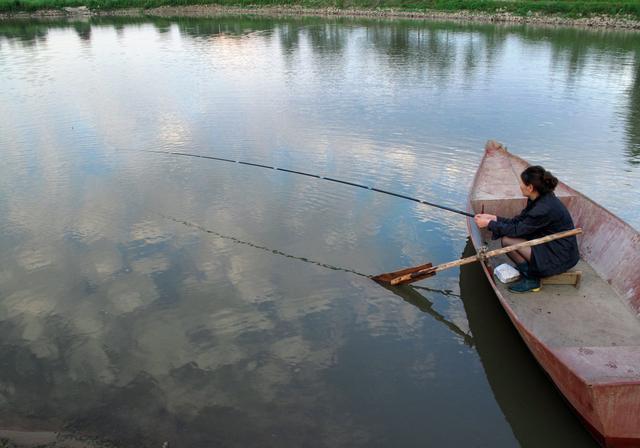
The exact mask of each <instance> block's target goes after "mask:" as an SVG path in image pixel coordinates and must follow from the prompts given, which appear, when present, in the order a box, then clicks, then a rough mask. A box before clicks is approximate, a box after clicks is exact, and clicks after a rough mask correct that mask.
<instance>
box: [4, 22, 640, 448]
mask: <svg viewBox="0 0 640 448" xmlns="http://www.w3.org/2000/svg"><path fill="white" fill-rule="evenodd" d="M0 98H1V99H2V101H0V116H1V117H2V120H1V121H0V150H1V151H2V163H1V164H0V212H1V213H0V403H1V404H2V406H0V421H1V422H2V425H1V426H2V428H1V430H0V437H9V436H11V437H14V439H15V437H17V436H15V433H11V432H8V431H15V430H20V431H29V432H30V434H31V437H35V435H33V434H35V433H34V431H38V433H37V435H38V436H39V437H44V439H46V440H48V441H49V442H51V441H53V440H55V437H56V436H55V434H53V433H54V432H60V433H61V434H62V435H59V436H57V437H58V443H67V442H61V441H60V440H61V439H64V440H65V441H67V440H74V441H76V442H77V441H78V440H84V442H82V443H85V444H88V445H89V446H132V447H133V446H135V447H140V446H150V447H151V446H161V445H162V444H163V443H164V442H165V441H167V442H170V444H171V446H189V447H199V446H201V447H210V446H242V447H246V446H261V447H265V446H278V447H282V446H332V447H334V446H406V447H409V446H491V447H495V446H507V447H510V446H585V447H589V446H593V445H594V442H592V440H591V439H590V437H589V435H588V433H587V432H586V430H585V429H583V427H582V426H581V425H580V423H579V421H578V420H577V418H576V417H575V416H574V415H573V414H572V412H571V411H570V409H569V408H568V406H567V405H566V404H565V403H564V402H563V400H562V398H561V397H560V395H559V394H558V393H557V392H556V391H555V389H554V388H553V386H552V384H551V383H550V382H549V380H547V378H546V377H545V375H544V373H543V372H542V371H541V370H540V369H539V368H538V367H537V365H536V364H535V361H534V360H533V359H532V357H531V356H530V355H529V353H528V351H527V350H526V348H525V347H524V345H523V344H522V342H521V341H520V340H519V338H518V336H517V334H516V333H515V331H514V330H513V328H512V327H511V326H510V324H509V322H508V320H507V319H506V317H505V315H504V313H503V312H502V311H501V310H500V309H499V307H498V305H497V303H496V300H495V297H494V296H493V293H492V291H491V290H490V288H489V287H488V285H487V283H486V281H485V280H484V279H483V277H482V274H481V273H480V271H479V270H478V268H477V267H473V266H468V267H465V268H463V269H462V270H450V271H447V272H443V273H440V274H438V276H437V277H434V278H432V279H429V280H427V281H424V282H422V283H421V284H420V285H421V286H422V287H423V289H415V290H413V289H410V288H404V289H401V290H399V291H389V290H386V289H384V288H382V287H380V286H378V285H376V284H374V283H373V282H372V281H370V280H368V279H367V278H366V277H365V275H369V274H375V273H380V272H385V271H389V270H393V269H396V268H399V267H402V266H409V265H414V264H418V263H422V262H425V261H433V262H436V263H437V262H444V261H449V260H451V259H455V258H458V257H460V256H461V255H462V254H463V252H465V251H466V252H467V253H468V251H469V250H470V248H469V247H468V246H467V235H466V227H465V222H464V219H462V218H461V217H460V216H458V215H454V214H451V213H447V212H444V211H441V210H437V209H433V208H428V207H425V206H421V205H418V204H414V203H411V202H408V201H403V200H401V199H395V198H392V197H388V196H384V195H380V194H375V193H372V192H369V191H366V190H361V189H355V188H349V187H347V186H344V185H337V184H331V183H328V182H324V181H320V180H317V179H312V178H306V177H302V176H296V175H293V174H287V173H283V172H274V171H271V170H264V169H259V168H253V167H247V166H239V165H235V164H228V163H223V162H215V161H211V160H206V159H197V158H187V157H178V156H172V155H168V154H158V153H150V152H148V151H167V152H170V151H173V152H189V153H195V154H202V155H212V156H216V157H226V158H231V159H234V160H235V159H241V160H246V161H249V162H255V163H264V164H267V165H270V166H273V165H275V166H278V167H283V168H288V169H294V170H296V169H297V170H301V171H308V172H313V173H317V174H321V175H327V176H332V177H337V178H342V179H346V180H350V181H353V182H358V183H363V184H365V185H373V186H376V187H379V188H383V189H388V190H392V191H396V192H400V193H404V194H408V195H412V196H417V197H420V198H424V199H427V200H432V201H435V202H440V203H443V204H445V205H448V206H451V207H456V208H464V207H465V202H466V197H467V194H468V190H469V186H470V184H471V181H472V177H473V174H474V172H475V169H476V167H477V164H478V162H479V160H480V157H481V155H482V147H483V145H484V142H485V141H486V140H487V139H489V138H496V139H498V140H501V141H503V142H505V143H506V144H507V146H509V148H510V149H511V150H512V151H514V152H516V153H517V154H519V155H521V156H523V157H525V158H527V159H528V160H530V161H532V162H536V163H540V164H543V165H544V166H545V167H547V168H548V169H550V170H552V171H553V172H554V173H555V174H556V175H558V177H560V179H561V180H563V181H565V182H567V183H568V184H569V185H571V186H573V187H575V188H576V189H578V190H580V191H582V192H584V193H585V194H587V195H588V196H589V197H591V198H592V199H594V200H596V201H597V202H599V203H600V204H602V205H603V206H605V207H607V208H608V209H610V210H612V211H613V212H614V213H616V214H617V215H619V216H620V217H622V218H623V219H625V220H626V221H627V222H629V223H630V224H631V225H633V226H634V227H636V228H639V227H640V197H639V195H638V194H637V193H638V188H637V185H638V181H640V35H638V34H633V33H623V32H612V31H583V30H571V29H551V28H529V27H519V26H518V27H512V26H508V27H505V26H493V25H460V24H447V23H431V22H385V21H350V20H330V21H327V20H320V19H290V20H285V19H278V20H275V19H274V20H272V19H264V18H237V17H236V18H218V19H211V20H206V19H175V20H168V19H166V20H165V19H161V20H160V19H158V20H151V19H92V20H90V21H86V22H36V21H20V22H11V21H5V22H2V23H0ZM424 288H426V289H424ZM21 434H22V433H21ZM22 435H23V436H24V434H22ZM27 436H29V434H27ZM68 443H70V442H68Z"/></svg>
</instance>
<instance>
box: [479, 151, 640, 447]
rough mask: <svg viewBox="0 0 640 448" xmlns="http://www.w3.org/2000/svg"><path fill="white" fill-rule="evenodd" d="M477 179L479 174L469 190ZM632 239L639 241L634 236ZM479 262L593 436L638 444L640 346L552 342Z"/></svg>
mask: <svg viewBox="0 0 640 448" xmlns="http://www.w3.org/2000/svg"><path fill="white" fill-rule="evenodd" d="M485 157H486V153H485ZM518 160H520V161H521V160H522V159H518ZM483 161H484V159H483ZM482 166H483V165H482V164H481V168H482ZM479 171H480V170H479ZM477 179H478V174H476V179H474V184H473V187H472V195H473V188H476V187H477V185H476V184H477ZM496 202H498V201H496ZM590 203H591V204H593V203H592V202H591V201H590ZM514 204H516V205H514ZM509 207H510V208H513V209H514V210H515V208H517V203H514V202H513V201H512V203H511V204H509ZM514 207H515V208H514ZM483 208H484V204H483ZM468 211H469V212H471V213H474V212H476V213H477V212H479V211H480V210H474V204H473V201H472V196H470V197H469V202H468ZM487 212H489V213H491V212H492V211H490V210H487ZM509 212H513V211H512V210H510V211H509ZM609 215H610V214H609ZM467 225H468V230H469V235H470V236H471V240H472V242H473V245H474V247H475V249H476V250H479V249H480V248H481V247H482V246H483V240H482V235H481V233H480V231H479V229H478V228H477V227H476V225H475V223H474V222H473V219H471V218H468V219H467ZM636 234H637V232H636ZM634 238H636V237H634ZM633 241H635V242H636V243H637V239H636V240H633ZM482 268H483V270H484V273H485V275H486V277H487V279H488V281H489V283H490V284H491V286H492V288H493V290H494V291H495V293H496V296H497V298H498V300H499V301H500V304H501V305H502V307H503V309H504V310H505V312H506V313H507V315H508V317H509V319H510V320H511V322H512V323H513V325H514V327H515V328H516V330H517V331H518V333H519V334H520V336H521V337H522V339H523V341H524V342H525V344H526V345H527V347H528V348H529V350H530V351H531V353H532V354H533V356H534V357H535V359H536V360H537V362H538V363H539V364H540V366H541V367H542V368H543V369H544V371H545V372H546V373H547V374H548V376H549V377H550V378H551V380H552V381H553V383H554V384H555V386H556V387H557V388H558V389H559V391H560V392H561V393H562V395H563V396H564V397H565V399H566V400H567V401H568V402H569V404H570V405H571V406H572V408H573V409H574V410H575V411H576V413H577V414H578V416H579V417H580V418H581V420H582V421H583V423H584V424H585V426H586V427H587V429H588V430H589V431H590V432H591V434H592V435H593V436H594V438H595V439H596V440H597V441H598V442H599V443H600V444H601V445H602V446H605V447H616V448H618V447H640V380H639V378H640V376H639V375H638V369H640V346H635V345H633V346H621V347H611V346H607V347H589V346H563V347H558V346H553V347H552V346H550V345H549V344H547V343H545V341H543V340H542V339H541V338H540V337H538V335H536V334H535V333H534V332H533V331H532V330H531V329H530V328H528V327H527V325H526V324H525V322H524V321H523V320H522V319H520V318H519V316H518V315H517V313H516V312H515V311H514V310H513V309H512V307H511V306H510V305H509V301H508V300H506V298H505V296H504V294H503V292H502V291H501V289H500V288H499V287H498V285H497V284H496V281H495V279H494V277H493V273H492V268H491V265H490V264H489V261H485V262H482Z"/></svg>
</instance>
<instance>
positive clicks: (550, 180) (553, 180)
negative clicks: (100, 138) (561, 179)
mask: <svg viewBox="0 0 640 448" xmlns="http://www.w3.org/2000/svg"><path fill="white" fill-rule="evenodd" d="M542 181H543V182H544V184H545V185H546V186H547V187H548V188H549V189H550V190H551V191H553V190H555V188H556V187H557V186H558V178H557V177H556V176H554V175H553V174H551V171H546V170H545V172H544V175H543V176H542Z"/></svg>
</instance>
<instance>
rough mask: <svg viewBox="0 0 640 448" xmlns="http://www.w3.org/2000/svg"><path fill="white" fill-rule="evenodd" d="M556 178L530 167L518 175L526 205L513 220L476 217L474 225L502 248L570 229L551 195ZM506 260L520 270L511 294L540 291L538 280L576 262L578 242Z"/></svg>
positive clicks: (573, 239) (569, 240) (523, 252)
mask: <svg viewBox="0 0 640 448" xmlns="http://www.w3.org/2000/svg"><path fill="white" fill-rule="evenodd" d="M557 185H558V179H556V177H554V176H553V175H552V174H551V173H550V172H549V171H546V170H545V169H544V168H542V167H541V166H530V167H529V168H527V169H526V170H524V171H523V172H522V173H521V174H520V191H522V194H523V195H524V196H526V197H527V198H528V201H527V206H526V207H525V209H524V210H522V212H521V213H520V214H519V215H518V216H516V217H515V218H502V217H498V216H495V215H488V214H480V215H476V216H475V222H476V224H477V225H478V227H480V228H481V229H483V228H485V227H487V228H488V229H489V230H491V232H492V233H493V239H497V238H501V242H502V246H511V245H513V244H517V243H521V242H523V241H527V240H532V239H534V238H540V237H543V236H546V235H551V234H552V233H556V232H562V231H564V230H571V229H573V228H574V226H573V220H572V219H571V215H570V214H569V211H568V210H567V208H566V207H565V206H564V204H563V203H562V202H560V200H559V199H558V198H557V197H556V195H555V194H554V193H553V190H554V189H555V188H556V186H557ZM508 255H509V258H511V259H512V260H513V261H514V262H515V263H516V267H517V268H518V270H519V271H520V274H521V277H522V278H521V279H520V281H519V282H517V283H515V284H513V285H512V286H510V287H509V290H510V291H513V292H519V293H522V292H528V291H539V290H540V277H548V276H550V275H555V274H560V273H562V272H565V271H567V270H568V269H570V268H572V267H573V266H575V265H576V264H577V263H578V260H579V259H580V254H579V253H578V241H577V240H576V237H575V236H571V237H568V238H562V239H558V240H554V241H550V242H548V243H545V244H540V245H538V246H533V247H524V248H522V249H518V250H516V251H513V252H509V254H508Z"/></svg>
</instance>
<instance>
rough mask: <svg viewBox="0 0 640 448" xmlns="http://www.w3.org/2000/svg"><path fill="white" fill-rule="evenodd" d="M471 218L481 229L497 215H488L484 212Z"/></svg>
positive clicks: (495, 219)
mask: <svg viewBox="0 0 640 448" xmlns="http://www.w3.org/2000/svg"><path fill="white" fill-rule="evenodd" d="M473 220H474V221H475V222H476V225H477V226H478V227H480V228H481V229H484V228H485V227H487V226H488V225H489V223H490V222H491V221H497V220H498V217H497V216H496V215H488V214H486V213H481V214H479V215H476V216H475V217H474V218H473Z"/></svg>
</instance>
